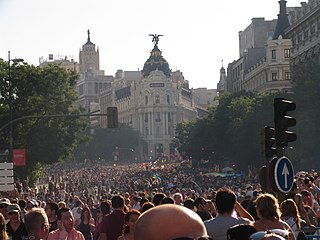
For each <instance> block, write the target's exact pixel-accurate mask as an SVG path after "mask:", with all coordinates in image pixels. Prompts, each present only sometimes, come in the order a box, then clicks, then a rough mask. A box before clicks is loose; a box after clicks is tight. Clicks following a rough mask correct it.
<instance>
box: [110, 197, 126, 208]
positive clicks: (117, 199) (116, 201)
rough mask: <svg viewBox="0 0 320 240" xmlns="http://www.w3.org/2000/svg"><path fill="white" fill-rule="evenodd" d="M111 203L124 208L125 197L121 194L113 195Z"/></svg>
mask: <svg viewBox="0 0 320 240" xmlns="http://www.w3.org/2000/svg"><path fill="white" fill-rule="evenodd" d="M111 204H112V207H113V208H123V206H124V199H123V197H122V196H120V195H116V196H113V197H112V199H111Z"/></svg>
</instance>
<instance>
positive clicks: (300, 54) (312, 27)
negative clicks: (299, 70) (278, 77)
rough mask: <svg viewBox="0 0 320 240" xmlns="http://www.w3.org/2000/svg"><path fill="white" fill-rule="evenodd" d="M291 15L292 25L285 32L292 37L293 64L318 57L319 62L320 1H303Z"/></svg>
mask: <svg viewBox="0 0 320 240" xmlns="http://www.w3.org/2000/svg"><path fill="white" fill-rule="evenodd" d="M290 16H291V26H290V27H289V28H288V29H286V31H285V32H286V34H287V35H288V36H289V37H290V38H291V39H292V56H291V57H292V64H293V65H295V64H299V63H300V62H301V61H304V60H305V59H306V58H317V59H318V62H319V61H320V58H319V55H320V1H319V0H309V1H308V3H306V2H302V3H301V7H300V8H295V11H292V12H290ZM319 63H320V62H319Z"/></svg>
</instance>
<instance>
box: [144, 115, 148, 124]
mask: <svg viewBox="0 0 320 240" xmlns="http://www.w3.org/2000/svg"><path fill="white" fill-rule="evenodd" d="M144 121H145V122H148V113H144Z"/></svg>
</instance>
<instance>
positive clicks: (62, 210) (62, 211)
mask: <svg viewBox="0 0 320 240" xmlns="http://www.w3.org/2000/svg"><path fill="white" fill-rule="evenodd" d="M69 211H71V210H70V208H67V207H65V208H60V209H59V210H58V212H57V217H58V220H61V216H62V213H65V212H69Z"/></svg>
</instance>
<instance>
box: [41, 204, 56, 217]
mask: <svg viewBox="0 0 320 240" xmlns="http://www.w3.org/2000/svg"><path fill="white" fill-rule="evenodd" d="M58 210H59V207H58V204H56V203H55V202H47V204H46V206H45V207H44V211H45V212H46V214H47V216H48V218H55V217H56V216H57V212H58Z"/></svg>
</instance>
